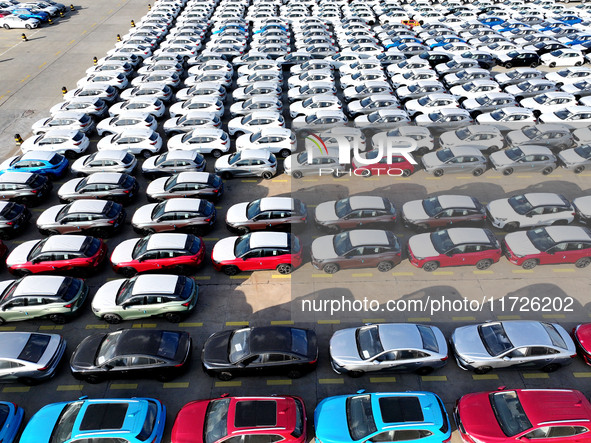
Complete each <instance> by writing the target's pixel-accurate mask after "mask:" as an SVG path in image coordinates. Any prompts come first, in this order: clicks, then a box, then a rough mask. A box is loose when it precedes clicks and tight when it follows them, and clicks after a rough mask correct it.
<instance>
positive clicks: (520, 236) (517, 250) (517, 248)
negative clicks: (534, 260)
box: [505, 231, 540, 255]
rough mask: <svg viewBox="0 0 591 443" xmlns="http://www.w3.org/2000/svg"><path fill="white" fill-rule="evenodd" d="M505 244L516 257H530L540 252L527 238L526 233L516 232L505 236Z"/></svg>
mask: <svg viewBox="0 0 591 443" xmlns="http://www.w3.org/2000/svg"><path fill="white" fill-rule="evenodd" d="M505 242H506V243H507V246H509V248H510V249H511V251H513V253H514V254H516V255H532V254H538V253H539V252H540V251H539V250H538V248H536V247H535V246H534V245H533V243H532V242H531V241H530V239H529V237H528V236H527V231H518V232H512V233H510V234H507V235H506V236H505Z"/></svg>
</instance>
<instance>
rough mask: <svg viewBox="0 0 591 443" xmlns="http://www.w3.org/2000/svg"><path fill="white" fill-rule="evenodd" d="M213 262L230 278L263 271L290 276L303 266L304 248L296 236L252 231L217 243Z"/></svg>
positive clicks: (213, 252)
mask: <svg viewBox="0 0 591 443" xmlns="http://www.w3.org/2000/svg"><path fill="white" fill-rule="evenodd" d="M211 260H212V262H213V267H214V268H215V270H216V271H222V272H224V273H225V274H227V275H235V274H237V273H238V272H240V271H256V270H260V269H276V270H277V272H279V273H280V274H289V273H291V271H293V270H294V269H295V268H297V267H299V266H300V265H301V264H302V247H301V245H300V240H299V238H297V237H296V236H295V235H293V234H289V233H286V232H267V231H264V232H253V233H251V234H246V235H243V236H241V237H228V238H224V239H222V240H220V241H218V242H217V243H216V244H215V246H214V247H213V250H212V251H211Z"/></svg>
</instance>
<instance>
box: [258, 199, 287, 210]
mask: <svg viewBox="0 0 591 443" xmlns="http://www.w3.org/2000/svg"><path fill="white" fill-rule="evenodd" d="M294 206H295V200H294V199H293V198H291V197H265V198H261V200H260V203H259V208H260V210H261V211H273V210H291V209H294Z"/></svg>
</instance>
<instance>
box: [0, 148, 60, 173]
mask: <svg viewBox="0 0 591 443" xmlns="http://www.w3.org/2000/svg"><path fill="white" fill-rule="evenodd" d="M68 163H69V162H68V160H67V159H66V158H65V157H64V156H63V155H61V154H58V153H56V152H51V151H28V152H26V153H24V154H21V155H14V156H12V157H8V158H7V159H6V160H4V161H3V162H2V163H1V164H0V174H4V173H5V172H30V173H35V174H40V175H46V176H47V177H49V178H51V179H58V178H61V177H63V176H64V175H65V174H66V173H67V172H68Z"/></svg>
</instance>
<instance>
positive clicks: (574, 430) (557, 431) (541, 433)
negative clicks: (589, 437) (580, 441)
mask: <svg viewBox="0 0 591 443" xmlns="http://www.w3.org/2000/svg"><path fill="white" fill-rule="evenodd" d="M582 429H584V431H582ZM583 432H587V428H585V427H583V426H543V427H541V428H538V429H535V430H533V431H532V432H529V433H527V434H525V437H526V438H529V439H532V440H534V439H538V438H558V437H572V436H574V435H578V434H581V433H583Z"/></svg>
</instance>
